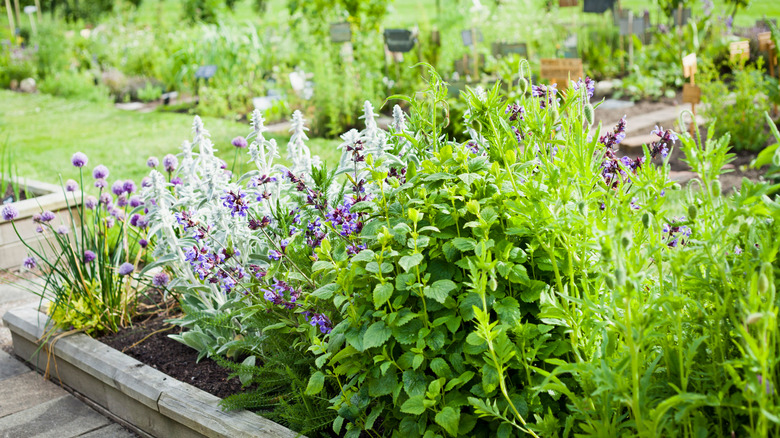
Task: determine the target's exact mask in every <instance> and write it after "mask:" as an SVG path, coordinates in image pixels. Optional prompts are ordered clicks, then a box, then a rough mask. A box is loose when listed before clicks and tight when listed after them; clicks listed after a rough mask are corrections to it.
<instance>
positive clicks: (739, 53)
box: [729, 40, 750, 65]
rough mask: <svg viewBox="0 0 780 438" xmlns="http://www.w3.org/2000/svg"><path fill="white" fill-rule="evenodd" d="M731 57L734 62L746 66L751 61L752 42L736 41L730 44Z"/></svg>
mask: <svg viewBox="0 0 780 438" xmlns="http://www.w3.org/2000/svg"><path fill="white" fill-rule="evenodd" d="M729 55H730V58H729V59H731V60H732V61H735V62H739V63H741V64H742V65H744V63H745V61H747V60H748V59H750V41H747V40H746V41H736V42H733V43H731V44H729Z"/></svg>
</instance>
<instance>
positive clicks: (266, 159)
mask: <svg viewBox="0 0 780 438" xmlns="http://www.w3.org/2000/svg"><path fill="white" fill-rule="evenodd" d="M361 118H362V119H363V120H364V121H365V128H364V129H363V130H362V131H357V130H354V129H353V130H350V131H348V132H346V133H344V134H342V136H341V138H342V140H343V142H342V143H341V145H339V148H341V149H342V158H341V163H340V165H339V168H338V170H339V172H340V173H346V172H349V173H350V176H352V177H365V175H366V174H367V172H368V171H367V170H366V163H365V162H364V161H360V162H358V163H354V162H351V161H350V160H349V156H350V155H351V154H350V153H348V152H347V151H346V148H347V147H352V146H355V145H356V144H358V143H359V144H362V145H363V147H364V152H363V154H364V155H369V154H370V155H372V160H373V164H374V165H375V166H377V168H378V169H382V168H389V166H404V161H403V160H402V158H404V157H405V154H406V153H407V152H408V151H411V149H412V148H411V147H408V141H407V140H406V139H403V138H402V137H398V136H393V135H391V134H390V133H388V132H386V131H384V130H382V129H381V128H379V126H378V125H377V123H376V114H374V108H373V106H372V105H371V103H370V102H366V103H365V105H364V114H363V117H361ZM251 119H252V120H251V127H252V131H251V132H250V133H249V135H248V137H247V139H248V140H251V143H250V145H249V146H248V149H247V152H246V153H247V156H246V158H244V159H245V160H246V161H247V162H249V163H252V164H254V166H253V167H254V168H253V169H252V170H250V171H248V172H247V173H246V174H244V175H241V176H238V175H232V174H231V173H230V172H229V171H228V170H227V169H226V165H225V163H224V162H223V161H222V160H221V159H219V158H218V157H217V156H216V155H215V152H216V149H215V147H214V144H213V143H212V141H211V138H210V135H209V133H208V131H207V130H206V128H205V127H204V126H203V122H202V120H201V119H200V118H199V117H197V116H196V117H195V119H194V122H193V138H192V141H191V142H184V144H183V145H182V148H181V153H180V154H179V155H178V157H179V159H180V161H181V165H180V166H179V167H178V168H177V169H176V170H175V172H174V173H173V174H172V175H171V177H172V180H174V179H176V178H178V179H179V180H180V183H178V182H177V184H172V183H171V182H169V181H167V180H166V178H165V176H164V175H163V174H161V173H160V172H157V171H155V170H152V172H151V174H150V180H151V184H149V185H148V186H147V187H145V188H144V191H143V196H144V198H145V202H146V206H147V208H148V210H149V211H148V214H147V217H148V219H149V221H150V233H149V235H150V237H149V238H150V239H153V240H154V242H155V253H154V255H155V256H156V257H157V258H158V259H162V260H165V262H166V263H168V265H169V266H170V268H171V269H173V271H174V273H175V274H176V275H175V277H176V278H177V279H178V280H177V281H178V284H179V285H184V286H187V288H188V290H195V291H197V292H196V293H197V294H198V295H199V297H200V298H201V300H202V301H203V302H204V304H205V305H206V306H207V307H208V308H212V307H214V306H217V305H220V304H222V303H224V302H225V300H226V299H227V296H226V293H225V291H224V290H223V288H222V287H220V285H219V284H214V283H209V282H204V281H203V280H201V279H199V278H198V275H196V274H194V273H193V271H194V270H195V268H194V265H193V264H192V255H190V258H188V256H187V255H186V254H185V253H187V251H190V250H191V249H192V248H193V247H198V248H207V249H208V250H209V251H211V252H219V251H222V250H224V249H227V248H228V247H230V248H233V249H235V250H237V253H236V255H235V256H232V258H231V263H234V264H235V265H236V266H239V267H242V269H243V268H247V267H249V265H250V264H260V265H263V264H264V263H266V262H263V261H258V259H257V256H258V254H268V253H269V252H270V251H272V250H274V249H276V247H275V246H273V244H272V243H271V242H269V241H268V239H267V237H266V236H265V234H264V232H263V231H262V230H252V229H251V228H250V226H249V220H250V219H255V220H259V219H262V218H274V217H276V215H275V214H274V213H276V212H275V209H276V208H277V206H279V207H281V208H282V209H283V210H285V211H292V210H295V209H297V208H298V207H299V206H300V203H301V200H300V195H301V192H299V191H298V190H296V184H294V183H292V182H291V181H290V180H289V178H288V177H286V175H287V172H288V171H289V172H292V173H293V174H294V175H295V176H296V177H302V179H303V181H305V182H306V183H307V184H308V183H309V182H311V181H313V179H312V175H311V171H312V166H315V167H316V166H319V165H320V159H319V157H317V156H312V154H311V151H310V149H309V148H308V146H307V145H306V141H307V140H308V136H307V135H306V131H307V130H308V129H307V128H306V126H305V120H304V118H303V114H302V113H301V112H300V111H295V112H294V113H293V115H292V127H291V129H290V131H291V133H292V135H291V138H290V141H289V143H288V151H287V153H288V155H287V156H288V158H289V161H290V163H291V166H290V167H289V168H287V167H285V166H283V165H282V164H280V163H278V162H277V159H278V158H279V157H280V154H279V148H278V146H277V144H276V141H275V140H273V139H270V140H269V139H266V138H265V137H264V135H263V134H264V132H266V131H267V128H266V127H265V124H264V123H265V120H264V118H263V115H262V113H261V112H260V111H259V110H255V111H254V112H253V113H252V116H251ZM391 130H392V132H394V133H399V132H405V133H407V134H408V132H407V127H406V121H405V117H404V115H403V111H402V110H401V109H400V107H397V106H396V108H394V121H393V125H392V126H391ZM391 139H392V142H390V140H391ZM391 149H392V150H393V153H392V154H391V153H387V152H388V151H390V150H391ZM399 151H400V152H399ZM259 181H262V182H259ZM339 186H340V184H333V185H332V186H331V187H330V189H329V191H328V193H327V197H328V205H331V206H336V205H340V204H341V203H342V201H343V200H342V199H339V197H340V196H342V193H343V191H342V190H340V187H339ZM229 194H232V195H229ZM264 194H265V195H267V198H265V199H262V200H261V199H260V198H261V195H264ZM236 195H243V197H240V201H239V203H245V204H246V211H241V212H240V213H239V214H236V211H235V210H232V209H231V207H234V206H235V205H236V202H235V196H236ZM230 196H234V198H232V199H233V200H231V199H226V197H230ZM183 214H186V215H187V217H188V218H189V220H191V221H192V222H193V223H196V224H198V225H197V226H196V227H191V228H190V229H189V230H184V229H183V227H182V222H185V221H186V220H183V219H182V215H183ZM275 226H277V224H275V223H274V221H273V220H272V221H271V224H270V225H268V227H269V228H268V230H266V231H269V232H271V234H278V233H277V232H278V231H279V230H276V229H274V227H275ZM197 230H200V231H202V232H198V231H197ZM152 236H153V237H152ZM252 257H254V258H252ZM245 270H246V269H245ZM250 278H251V275H247V276H246V277H245V278H244V279H241V278H237V279H236V284H237V287H242V286H241V284H242V283H244V282H247V281H249V279H250ZM204 286H205V287H204Z"/></svg>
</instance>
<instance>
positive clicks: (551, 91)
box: [531, 84, 558, 109]
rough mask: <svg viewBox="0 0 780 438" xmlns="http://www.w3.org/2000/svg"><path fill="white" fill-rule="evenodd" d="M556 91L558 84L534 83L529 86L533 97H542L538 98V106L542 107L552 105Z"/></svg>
mask: <svg viewBox="0 0 780 438" xmlns="http://www.w3.org/2000/svg"><path fill="white" fill-rule="evenodd" d="M557 93H558V84H552V85H534V86H532V87H531V95H532V96H533V97H540V98H542V99H541V100H539V106H540V108H542V109H544V108H547V107H548V106H552V104H553V101H554V100H555V99H556V97H555V95H556V94H557Z"/></svg>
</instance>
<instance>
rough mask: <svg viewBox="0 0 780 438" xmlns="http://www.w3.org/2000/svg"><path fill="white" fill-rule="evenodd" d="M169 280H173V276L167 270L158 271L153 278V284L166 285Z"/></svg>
mask: <svg viewBox="0 0 780 438" xmlns="http://www.w3.org/2000/svg"><path fill="white" fill-rule="evenodd" d="M169 281H171V278H170V277H169V276H168V274H166V273H165V272H158V273H157V274H155V275H154V277H153V278H152V284H153V285H155V286H157V287H165V286H167V285H168V282H169Z"/></svg>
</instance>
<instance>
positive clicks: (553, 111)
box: [550, 108, 560, 122]
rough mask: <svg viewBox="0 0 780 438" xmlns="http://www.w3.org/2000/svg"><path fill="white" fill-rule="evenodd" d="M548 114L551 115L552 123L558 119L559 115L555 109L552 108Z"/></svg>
mask: <svg viewBox="0 0 780 438" xmlns="http://www.w3.org/2000/svg"><path fill="white" fill-rule="evenodd" d="M550 113H552V119H553V122H555V121H557V120H558V118H559V117H560V114H558V110H557V109H556V108H552V109H551V110H550Z"/></svg>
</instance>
